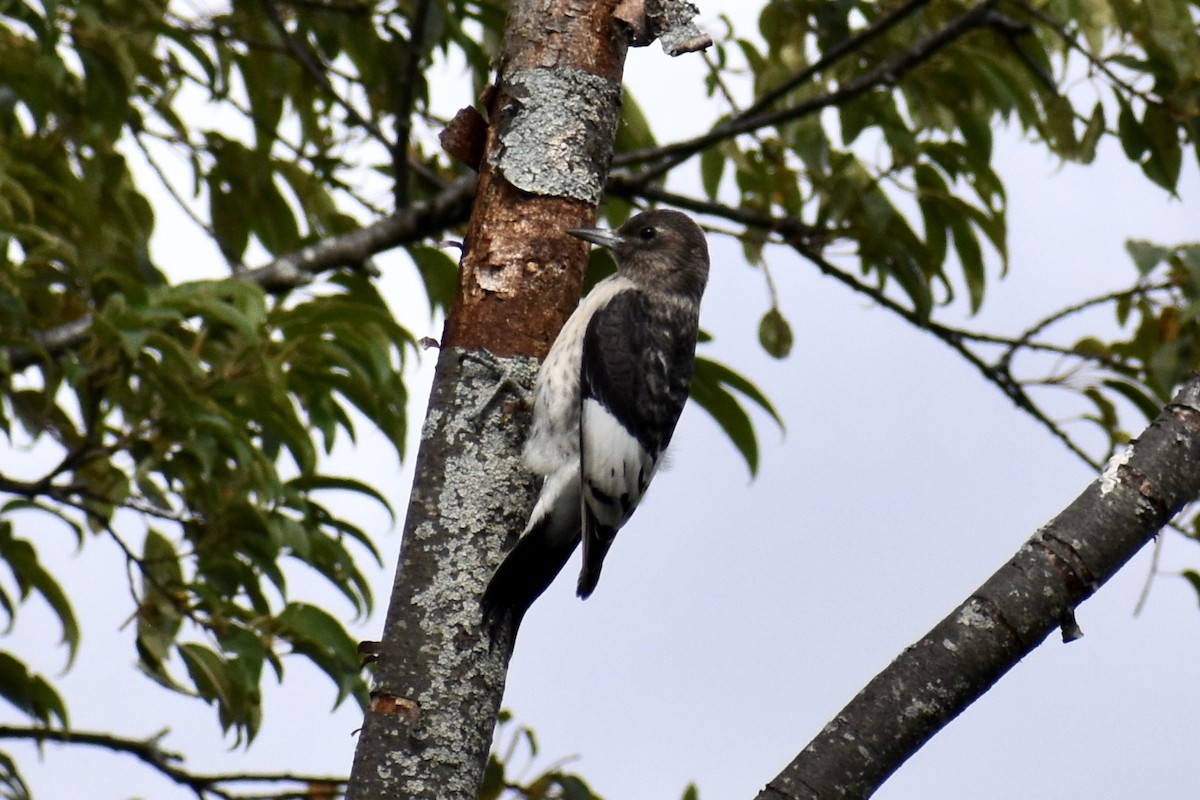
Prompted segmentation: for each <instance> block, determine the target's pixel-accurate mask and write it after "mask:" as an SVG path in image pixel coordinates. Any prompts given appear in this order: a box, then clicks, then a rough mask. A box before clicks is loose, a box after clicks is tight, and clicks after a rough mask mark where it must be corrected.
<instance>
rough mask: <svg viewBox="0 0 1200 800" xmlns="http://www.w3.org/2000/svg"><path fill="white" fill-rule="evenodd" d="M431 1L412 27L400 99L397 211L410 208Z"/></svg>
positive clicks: (420, 7)
mask: <svg viewBox="0 0 1200 800" xmlns="http://www.w3.org/2000/svg"><path fill="white" fill-rule="evenodd" d="M428 13H429V0H417V6H416V8H415V9H414V10H413V13H412V19H410V20H409V23H408V55H407V57H406V59H405V62H404V76H403V78H401V80H400V87H399V90H398V91H397V96H396V141H395V142H394V144H393V145H392V173H393V175H392V180H393V185H392V193H393V196H394V197H395V202H396V208H397V209H400V208H404V207H405V206H406V205H408V140H409V138H410V137H411V136H412V113H413V103H414V101H415V98H416V84H417V70H418V68H419V67H420V66H421V56H422V53H423V51H424V50H425V19H426V16H427V15H428Z"/></svg>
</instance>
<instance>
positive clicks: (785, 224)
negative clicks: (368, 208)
mask: <svg viewBox="0 0 1200 800" xmlns="http://www.w3.org/2000/svg"><path fill="white" fill-rule="evenodd" d="M609 190H610V191H612V192H613V193H615V194H621V195H626V196H628V195H634V194H636V195H637V196H639V197H644V198H646V199H648V200H654V201H661V202H666V203H670V204H671V205H675V206H678V207H679V208H685V209H688V210H689V211H695V212H697V213H701V214H709V215H712V216H717V217H721V218H723V219H727V220H730V221H732V222H737V223H740V224H742V225H746V226H748V227H751V228H756V229H758V230H763V231H767V232H768V233H776V234H778V235H779V236H780V237H781V238H782V239H783V241H784V243H785V244H787V245H788V246H789V247H791V248H792V249H793V250H795V251H796V252H797V253H798V254H800V255H801V256H803V257H804V258H805V259H807V260H808V261H809V262H811V263H812V264H813V265H814V266H815V267H816V268H817V269H818V270H820V272H821V273H822V274H824V275H827V276H828V277H830V278H833V279H834V280H836V281H838V282H839V283H841V284H842V285H844V286H846V287H848V288H849V289H851V290H852V291H855V292H857V293H859V294H862V295H864V296H866V297H868V298H870V299H871V300H872V301H874V302H875V303H877V304H878V305H880V306H881V307H883V308H885V309H887V310H888V311H891V312H892V313H893V314H896V315H898V316H899V317H901V318H902V319H903V320H905V321H906V322H908V323H910V324H912V325H914V326H916V327H918V328H920V329H922V330H924V331H928V332H929V333H931V334H933V335H934V336H936V337H937V338H938V339H940V340H941V341H942V342H944V343H945V344H946V345H947V346H949V347H950V348H951V349H952V350H954V351H955V352H956V353H958V354H959V355H961V356H962V357H963V358H964V359H965V360H966V361H967V363H969V364H971V365H972V366H973V367H975V368H976V369H977V370H979V373H980V374H981V375H982V376H983V377H984V379H985V380H987V381H988V383H991V384H992V385H993V386H995V387H996V388H998V389H999V390H1000V391H1001V392H1003V393H1004V395H1005V396H1006V397H1008V398H1009V399H1010V400H1012V402H1013V404H1014V405H1016V407H1017V408H1019V409H1021V410H1022V411H1024V412H1025V413H1026V414H1028V415H1030V416H1031V417H1033V418H1034V420H1036V421H1037V422H1038V424H1040V425H1041V426H1042V427H1044V428H1046V430H1048V431H1049V432H1050V433H1051V434H1052V435H1053V436H1054V437H1055V438H1057V439H1058V440H1059V441H1061V442H1062V443H1063V444H1064V445H1065V446H1066V447H1067V449H1068V450H1070V451H1071V452H1072V453H1074V454H1075V455H1077V456H1079V458H1080V459H1082V460H1083V462H1084V463H1086V464H1088V465H1089V466H1091V467H1092V468H1093V469H1098V468H1099V465H1098V464H1097V463H1096V460H1095V459H1093V458H1092V457H1091V456H1089V455H1088V454H1087V453H1086V452H1084V451H1083V449H1082V448H1080V447H1079V446H1078V445H1077V444H1075V442H1074V441H1072V439H1071V437H1070V436H1068V435H1067V433H1066V432H1065V431H1064V430H1063V429H1062V428H1061V427H1060V426H1059V425H1058V424H1057V423H1056V422H1054V420H1052V419H1050V418H1049V417H1047V416H1046V415H1045V413H1043V412H1042V410H1041V409H1040V408H1038V406H1037V404H1036V403H1034V402H1033V400H1031V399H1030V398H1029V396H1028V395H1027V394H1026V393H1025V390H1024V388H1022V386H1021V384H1020V383H1018V382H1017V381H1016V380H1015V379H1014V378H1013V376H1012V373H1011V372H1010V371H1009V369H1008V364H1007V363H1006V362H1004V361H1003V360H1001V362H999V363H998V364H995V365H993V364H989V363H987V362H986V361H984V360H983V359H982V358H981V357H980V356H979V354H977V353H976V352H975V351H974V350H972V349H971V348H970V347H969V346H968V345H967V342H968V341H971V340H974V341H985V342H987V343H988V344H1009V345H1010V346H1013V345H1012V343H1011V342H1010V341H1008V340H1000V341H994V340H992V337H986V336H981V335H979V334H975V333H973V332H969V331H961V330H958V329H956V328H951V327H949V326H947V325H942V324H941V323H937V322H934V321H932V320H930V319H928V318H927V317H924V316H922V315H921V314H918V313H917V312H916V311H913V310H912V309H909V308H906V307H905V306H903V305H901V304H900V303H898V302H896V301H895V300H893V299H892V298H890V297H888V296H887V294H885V293H884V292H883V291H881V290H880V289H877V288H875V287H873V286H870V285H868V284H866V283H863V282H862V281H860V280H859V279H857V278H855V277H854V276H853V275H850V274H849V273H847V272H845V271H844V270H841V269H838V268H837V267H836V266H834V265H833V264H832V263H830V262H829V261H828V260H826V259H825V258H824V257H823V256H822V255H821V253H820V249H819V247H817V246H815V245H814V244H813V243H814V242H815V241H819V240H820V239H821V238H823V236H822V235H823V233H824V232H823V231H820V230H818V229H815V228H813V227H811V226H809V225H805V224H804V223H802V222H800V221H799V220H797V219H795V218H793V217H773V216H770V215H768V214H763V213H760V212H757V211H753V210H751V209H746V208H732V207H730V206H725V205H722V204H720V203H714V202H708V201H702V200H696V199H694V198H691V197H687V196H684V195H679V194H675V193H673V192H669V191H666V190H664V189H660V188H657V187H653V186H642V187H636V186H635V184H632V183H631V182H628V181H621V180H616V181H613V182H611V183H610V188H609Z"/></svg>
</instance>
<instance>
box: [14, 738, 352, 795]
mask: <svg viewBox="0 0 1200 800" xmlns="http://www.w3.org/2000/svg"><path fill="white" fill-rule="evenodd" d="M166 734H167V731H165V730H164V731H162V732H160V733H157V734H155V735H153V736H150V737H147V738H146V739H129V738H126V737H122V736H116V735H114V734H110V733H100V732H97V731H79V730H55V729H51V728H38V727H20V726H15V725H3V726H0V739H21V740H27V741H32V742H36V743H37V744H39V745H41V744H44V743H46V742H53V743H56V744H64V745H70V744H75V745H86V746H89V747H100V748H103V749H105V750H110V751H112V752H114V753H123V754H125V755H130V756H133V757H134V758H136V759H138V760H139V761H141V762H142V763H143V764H146V765H147V766H149V767H150V768H152V769H154V770H155V771H157V772H158V773H160V774H161V775H163V776H165V777H167V778H169V779H170V780H171V781H173V782H174V783H176V784H178V785H180V786H184V787H186V788H188V789H191V790H192V792H194V793H195V794H196V796H197V797H199V798H203V797H206V796H212V797H218V798H222V800H246V798H248V797H254V796H255V795H243V794H238V793H235V792H233V791H231V790H230V789H227V788H224V786H226V785H228V784H236V783H280V784H299V785H300V786H301V789H300V790H299V791H294V790H290V789H289V790H286V791H284V792H281V793H280V794H278V795H269V796H271V797H289V796H295V797H303V796H304V789H305V788H307V786H309V785H312V784H317V785H328V786H332V787H338V788H341V787H344V786H345V785H346V779H345V778H344V777H338V776H327V775H304V774H301V773H294V772H262V773H254V772H234V773H228V774H221V773H216V774H208V775H206V774H202V773H195V772H189V771H188V770H186V769H184V768H183V767H180V766H176V764H177V763H182V762H183V756H182V755H180V754H178V753H172V752H170V751H167V750H164V749H162V747H160V746H159V741H160V740H161V739H162V738H163V737H164V736H166ZM267 796H268V795H262V797H267Z"/></svg>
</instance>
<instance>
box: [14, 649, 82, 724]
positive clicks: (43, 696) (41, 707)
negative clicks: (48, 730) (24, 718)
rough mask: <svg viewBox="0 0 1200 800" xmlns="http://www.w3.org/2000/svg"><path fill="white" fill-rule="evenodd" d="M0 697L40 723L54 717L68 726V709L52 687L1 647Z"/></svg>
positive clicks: (46, 722) (49, 722)
mask: <svg viewBox="0 0 1200 800" xmlns="http://www.w3.org/2000/svg"><path fill="white" fill-rule="evenodd" d="M0 697H3V698H4V699H5V700H7V701H8V702H9V703H11V704H12V705H13V706H15V707H16V708H17V709H18V710H20V711H22V712H24V713H26V714H28V715H29V716H31V717H33V719H35V720H37V721H38V722H39V723H41V724H43V725H47V726H50V725H53V724H54V720H55V719H57V720H58V722H59V724H60V725H61V726H62V727H64V728H65V727H67V709H66V706H64V705H63V702H62V698H61V697H59V695H58V692H56V691H55V690H54V687H53V686H51V685H50V684H49V683H47V682H46V680H45V679H44V678H43V677H42V676H40V675H37V674H34V673H31V672H30V671H29V669H28V667H26V666H25V664H24V663H23V662H22V661H20V660H18V659H17V658H15V657H14V656H13V655H11V654H10V653H6V652H4V651H0Z"/></svg>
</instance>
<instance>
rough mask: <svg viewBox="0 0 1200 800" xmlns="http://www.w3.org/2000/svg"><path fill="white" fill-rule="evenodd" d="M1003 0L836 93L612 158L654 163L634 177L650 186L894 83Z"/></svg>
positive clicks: (619, 162) (974, 10) (986, 3)
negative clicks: (749, 138) (710, 150)
mask: <svg viewBox="0 0 1200 800" xmlns="http://www.w3.org/2000/svg"><path fill="white" fill-rule="evenodd" d="M998 1H999V0H983V1H982V2H980V3H977V4H975V5H973V6H971V7H970V8H968V9H967V10H966V11H964V12H963V13H962V14H960V15H958V16H957V17H955V18H954V19H952V20H951V21H950V22H948V23H946V25H945V26H943V27H942V28H940V29H939V30H937V31H934V32H933V33H931V34H929V35H928V36H926V37H925V38H923V39H921V40H920V41H918V42H917V43H915V44H914V45H913V46H912V47H910V48H909V49H908V50H905V51H904V52H903V53H901V54H900V55H898V56H896V57H895V58H893V59H890V60H888V61H885V62H884V63H882V64H880V65H879V66H877V67H875V68H874V69H872V70H870V71H868V72H865V73H863V74H862V75H860V76H858V77H857V78H855V79H853V80H851V81H848V82H847V83H845V84H843V85H842V86H840V87H838V88H837V89H835V90H833V91H832V92H829V93H827V94H823V95H819V96H816V97H812V98H809V99H807V100H803V101H801V102H798V103H796V104H795V105H791V106H787V107H786V108H781V109H778V110H775V111H762V112H759V113H754V114H739V115H738V116H735V117H731V118H730V119H728V120H726V121H725V122H723V123H721V124H720V125H716V126H715V127H713V129H712V130H710V131H709V132H708V133H706V134H703V135H701V136H697V137H694V138H692V139H685V140H683V141H680V142H675V143H674V144H668V145H663V146H661V147H654V148H648V149H645V150H634V151H631V152H628V153H622V154H621V155H618V156H617V157H615V158H614V159H613V166H615V167H621V166H632V165H635V164H642V163H646V162H652V166H649V167H647V168H646V169H645V170H643V171H642V172H639V173H638V174H637V175H636V176H633V177H631V178H630V179H629V180H631V181H636V182H637V183H639V184H642V185H645V184H646V183H648V182H650V181H652V180H654V179H655V178H657V177H659V176H661V175H663V174H665V173H666V172H668V171H670V170H671V169H673V168H674V167H676V166H678V165H679V164H681V163H683V162H684V161H686V160H687V159H688V158H691V157H692V156H693V155H695V154H696V153H699V152H700V151H701V150H703V149H705V148H706V147H708V146H710V145H712V144H716V143H717V142H721V141H724V140H726V139H730V138H733V137H734V136H738V135H740V134H743V133H751V132H753V131H756V130H759V129H761V128H768V127H774V126H777V125H782V124H784V123H787V122H792V121H794V120H797V119H799V118H801V117H805V116H808V115H809V114H813V113H816V112H817V111H820V110H822V109H825V108H829V107H833V106H840V105H844V104H845V103H847V102H849V101H850V100H853V99H854V98H856V97H858V96H859V95H862V94H865V93H867V92H869V91H871V90H873V89H877V88H880V87H888V86H894V85H896V84H897V83H899V82H900V80H901V79H902V78H903V77H904V76H905V75H907V74H908V73H909V72H911V71H912V70H914V69H916V68H917V67H918V66H920V65H921V64H924V63H925V62H926V61H928V60H929V59H930V58H932V57H933V56H934V55H936V54H937V53H938V52H940V51H941V50H943V49H945V48H946V47H948V46H949V45H951V44H953V43H954V42H955V41H957V40H958V39H959V38H960V37H962V36H963V35H964V34H966V33H967V32H969V31H971V30H974V29H975V28H978V27H981V26H984V25H987V24H989V19H988V14H989V13H990V12H991V10H992V7H993V6H995V5H996V3H997V2H998Z"/></svg>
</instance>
